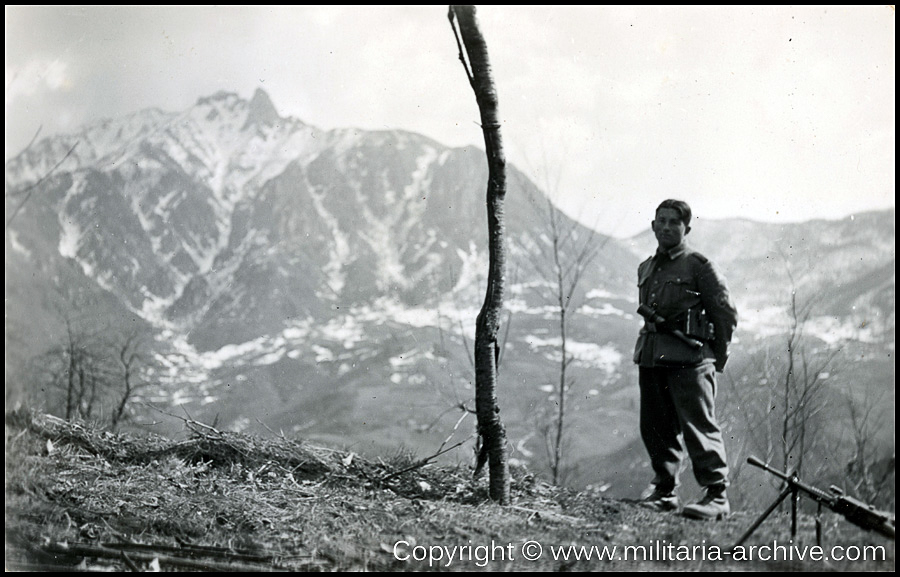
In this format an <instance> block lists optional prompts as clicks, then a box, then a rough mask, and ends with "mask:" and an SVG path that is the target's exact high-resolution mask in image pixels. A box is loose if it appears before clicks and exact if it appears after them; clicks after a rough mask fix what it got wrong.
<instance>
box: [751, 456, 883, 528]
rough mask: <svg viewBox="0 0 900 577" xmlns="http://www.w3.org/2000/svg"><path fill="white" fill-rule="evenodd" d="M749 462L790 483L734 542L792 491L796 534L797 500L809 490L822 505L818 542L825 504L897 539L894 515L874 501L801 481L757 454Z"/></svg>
mask: <svg viewBox="0 0 900 577" xmlns="http://www.w3.org/2000/svg"><path fill="white" fill-rule="evenodd" d="M747 462H748V463H750V464H751V465H754V466H756V467H759V468H760V469H763V470H765V471H768V472H769V473H772V474H773V475H775V476H776V477H779V478H780V479H783V480H784V481H785V482H786V483H787V487H785V489H784V490H783V491H782V492H781V495H779V497H778V499H777V500H776V501H775V502H774V503H772V505H771V506H770V507H769V508H768V509H767V510H766V512H765V513H763V514H762V515H761V516H760V517H759V519H757V520H756V522H755V523H754V524H753V526H752V527H750V529H749V530H748V531H747V532H746V533H744V535H743V536H741V538H740V539H739V540H738V542H737V543H736V545H735V546H738V545H740V544H741V543H743V542H744V541H745V540H746V539H747V537H749V536H750V535H751V534H752V533H753V531H755V530H756V528H757V527H759V526H760V525H761V524H762V522H763V521H765V519H766V517H768V516H769V514H770V513H772V511H774V510H775V509H776V508H777V507H778V505H779V504H780V503H781V502H782V501H783V500H784V499H785V498H786V497H787V496H788V495H791V496H792V498H791V537H792V538H793V537H795V536H796V534H797V503H798V502H799V500H800V494H801V493H803V494H806V495H807V496H808V497H811V498H812V499H813V500H814V501H815V502H816V503H818V505H819V508H818V512H817V514H816V542H817V543H818V544H819V545H821V543H822V522H821V518H820V517H821V513H822V507H823V506H825V507H828V508H829V509H831V510H832V511H834V512H835V513H837V514H839V515H842V516H843V517H844V518H845V519H847V520H848V521H850V522H851V523H853V524H854V525H856V526H857V527H860V528H862V529H865V530H866V531H875V532H876V533H880V534H881V535H884V536H885V537H887V538H888V539H894V517H893V516H892V515H890V514H889V513H886V512H884V511H879V510H877V509H875V507H873V506H872V505H868V504H866V503H863V502H862V501H859V500H858V499H854V498H853V497H848V496H845V495H844V492H843V491H842V490H841V489H839V488H838V487H835V486H834V485H832V486H831V487H830V488H829V492H825V491H823V490H822V489H819V488H816V487H813V486H812V485H807V484H805V483H803V482H802V481H800V479H799V477H798V476H797V474H796V473H784V472H782V471H779V470H777V469H773V468H772V467H770V466H768V465H767V464H765V463H763V462H762V461H760V460H759V459H757V458H756V457H752V456H751V457H749V458H748V459H747Z"/></svg>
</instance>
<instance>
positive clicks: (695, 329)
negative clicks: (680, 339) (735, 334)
mask: <svg viewBox="0 0 900 577" xmlns="http://www.w3.org/2000/svg"><path fill="white" fill-rule="evenodd" d="M679 320H680V321H681V322H680V323H679V324H682V323H683V325H682V326H683V328H682V329H681V330H682V331H683V332H684V334H686V335H687V336H689V337H692V338H695V339H698V340H701V341H714V340H716V327H715V325H714V324H713V323H712V321H711V320H710V319H709V318H708V316H707V314H706V311H705V310H703V309H702V308H700V307H692V308H689V309H688V310H687V311H686V312H685V313H684V316H683V318H681V315H679Z"/></svg>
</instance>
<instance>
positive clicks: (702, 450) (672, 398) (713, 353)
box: [634, 243, 737, 491]
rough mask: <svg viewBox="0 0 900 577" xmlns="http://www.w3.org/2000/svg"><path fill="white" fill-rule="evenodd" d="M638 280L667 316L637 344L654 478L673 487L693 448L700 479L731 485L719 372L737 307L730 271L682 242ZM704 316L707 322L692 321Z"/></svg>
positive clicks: (644, 298)
mask: <svg viewBox="0 0 900 577" xmlns="http://www.w3.org/2000/svg"><path fill="white" fill-rule="evenodd" d="M638 287H639V295H640V303H641V304H644V305H647V306H649V307H650V308H652V309H653V310H654V311H655V312H656V313H657V314H658V315H659V316H660V317H662V318H663V319H665V322H663V323H661V324H656V323H653V322H649V321H647V322H645V323H644V326H643V328H642V329H641V332H640V335H639V336H638V340H637V343H636V345H635V352H634V362H635V363H636V364H638V366H639V373H640V377H639V382H640V387H641V409H640V412H641V415H640V417H641V437H642V439H643V441H644V446H645V447H646V448H647V452H648V454H649V456H650V463H651V465H652V467H653V470H654V472H655V474H656V477H655V479H654V481H653V483H654V485H655V486H656V487H657V488H658V489H661V490H663V491H674V489H675V487H677V485H678V473H679V471H680V469H681V463H682V460H683V458H684V452H685V449H687V454H688V455H689V456H690V459H691V463H692V466H693V471H694V476H695V477H696V478H697V482H698V483H699V484H700V485H701V486H704V487H707V486H711V485H717V484H724V485H727V484H728V465H727V460H726V456H725V445H724V442H723V440H722V432H721V429H720V428H719V425H718V423H717V421H716V416H715V392H716V374H715V373H716V371H722V370H723V369H724V367H725V363H726V362H727V360H728V347H729V343H730V341H731V337H732V334H733V332H734V329H735V328H736V327H737V309H736V308H735V306H734V303H733V302H732V300H731V297H730V295H729V292H728V287H727V285H726V282H725V279H724V277H723V276H722V275H721V273H719V271H718V270H717V269H716V267H715V266H713V264H712V263H711V262H710V261H709V260H708V259H707V258H706V257H704V256H703V255H701V254H700V253H698V252H696V251H694V250H692V249H691V248H689V247H688V246H687V245H686V244H684V243H682V244H680V245H679V246H677V247H675V248H673V249H671V250H668V251H665V250H658V251H657V253H656V254H655V255H654V256H652V257H650V258H649V259H647V260H646V261H644V262H643V263H641V265H640V266H639V267H638ZM698 318H699V319H703V324H704V325H706V326H702V327H697V326H691V324H692V323H693V324H696V319H698ZM710 325H711V326H710ZM673 330H679V331H682V332H683V333H688V336H690V337H691V338H693V339H696V340H699V341H701V342H702V346H701V347H699V348H695V347H692V346H691V345H689V344H688V343H686V342H684V340H682V339H679V338H678V337H676V336H675V334H674V333H673V332H672V331H673Z"/></svg>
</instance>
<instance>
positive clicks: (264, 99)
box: [244, 88, 281, 128]
mask: <svg viewBox="0 0 900 577" xmlns="http://www.w3.org/2000/svg"><path fill="white" fill-rule="evenodd" d="M247 109H248V115H247V122H246V124H245V125H244V128H247V127H248V126H250V125H251V124H257V125H260V126H263V125H273V124H276V123H277V122H278V121H279V120H281V116H279V115H278V110H276V108H275V105H274V104H272V99H271V98H269V95H268V94H267V93H266V91H265V90H263V89H262V88H257V89H256V91H255V92H254V93H253V98H251V99H250V104H249V105H248V107H247Z"/></svg>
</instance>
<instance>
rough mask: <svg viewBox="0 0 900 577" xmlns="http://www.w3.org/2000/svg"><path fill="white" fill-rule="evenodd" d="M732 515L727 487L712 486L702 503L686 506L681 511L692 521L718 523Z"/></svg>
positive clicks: (707, 490)
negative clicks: (726, 492) (713, 521)
mask: <svg viewBox="0 0 900 577" xmlns="http://www.w3.org/2000/svg"><path fill="white" fill-rule="evenodd" d="M730 513H731V505H729V504H728V496H727V495H726V494H725V485H710V486H709V487H707V488H706V495H705V496H704V497H703V498H702V499H700V501H698V502H696V503H691V504H690V505H685V506H684V509H682V510H681V514H682V515H684V516H685V517H689V518H691V519H701V520H716V521H718V520H720V519H724V518H725V517H727V516H728V515H729V514H730Z"/></svg>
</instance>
